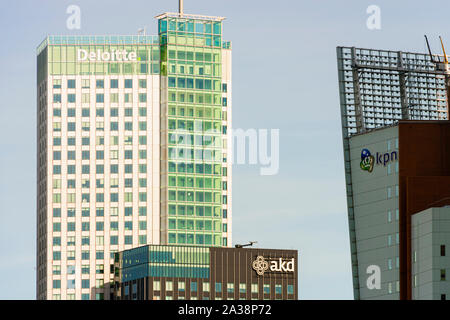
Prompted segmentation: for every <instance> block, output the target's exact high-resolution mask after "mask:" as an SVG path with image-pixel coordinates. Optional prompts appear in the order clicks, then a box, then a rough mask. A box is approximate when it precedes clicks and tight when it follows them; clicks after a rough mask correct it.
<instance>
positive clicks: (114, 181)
mask: <svg viewBox="0 0 450 320" xmlns="http://www.w3.org/2000/svg"><path fill="white" fill-rule="evenodd" d="M94 186H95V188H97V189H103V188H104V187H105V180H104V179H96V180H95V185H94ZM109 186H110V188H118V187H119V179H118V178H114V177H113V178H111V179H110V185H109ZM123 186H124V187H125V188H132V187H133V178H125V179H124V184H123ZM135 186H138V187H139V188H146V187H147V178H139V179H138V183H137V184H135ZM61 187H62V186H61V179H53V189H61ZM90 187H91V181H90V179H82V180H81V188H83V189H89V188H90ZM67 188H68V189H75V188H76V179H68V180H67Z"/></svg>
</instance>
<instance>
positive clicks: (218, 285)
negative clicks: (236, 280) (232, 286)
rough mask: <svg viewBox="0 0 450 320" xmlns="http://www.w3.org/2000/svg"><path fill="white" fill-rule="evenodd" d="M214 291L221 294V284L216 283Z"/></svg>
mask: <svg viewBox="0 0 450 320" xmlns="http://www.w3.org/2000/svg"><path fill="white" fill-rule="evenodd" d="M215 291H216V292H222V284H221V283H220V282H216V285H215Z"/></svg>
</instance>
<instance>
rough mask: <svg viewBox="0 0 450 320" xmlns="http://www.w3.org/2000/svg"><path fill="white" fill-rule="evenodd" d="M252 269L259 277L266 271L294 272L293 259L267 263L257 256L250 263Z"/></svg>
mask: <svg viewBox="0 0 450 320" xmlns="http://www.w3.org/2000/svg"><path fill="white" fill-rule="evenodd" d="M252 268H253V270H255V271H256V273H257V274H258V275H259V276H263V275H264V272H266V271H271V272H294V271H295V270H294V258H292V259H290V260H284V259H283V258H278V259H270V261H267V260H266V259H265V258H264V257H263V256H257V257H256V260H255V261H253V263H252Z"/></svg>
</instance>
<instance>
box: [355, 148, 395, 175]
mask: <svg viewBox="0 0 450 320" xmlns="http://www.w3.org/2000/svg"><path fill="white" fill-rule="evenodd" d="M397 160H398V154H397V151H392V152H391V153H389V152H385V153H379V152H377V153H376V154H375V156H373V155H372V154H371V153H370V151H369V149H362V150H361V163H360V165H359V166H360V167H361V169H362V170H364V171H369V172H372V171H373V167H374V165H375V164H376V165H381V164H382V165H383V166H386V165H387V164H388V163H389V162H392V161H397Z"/></svg>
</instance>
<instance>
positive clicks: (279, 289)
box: [275, 284, 282, 294]
mask: <svg viewBox="0 0 450 320" xmlns="http://www.w3.org/2000/svg"><path fill="white" fill-rule="evenodd" d="M281 293H282V288H281V284H276V285H275V294H281Z"/></svg>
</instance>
